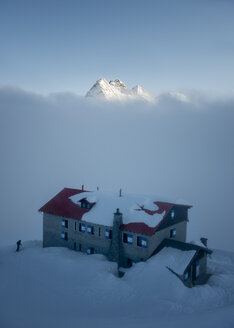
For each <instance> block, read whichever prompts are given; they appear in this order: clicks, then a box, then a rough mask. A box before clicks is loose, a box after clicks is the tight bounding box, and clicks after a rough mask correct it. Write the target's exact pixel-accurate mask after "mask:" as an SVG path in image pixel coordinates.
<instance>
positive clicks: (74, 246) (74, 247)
mask: <svg viewBox="0 0 234 328" xmlns="http://www.w3.org/2000/svg"><path fill="white" fill-rule="evenodd" d="M73 249H74V250H76V242H75V241H74V245H73Z"/></svg>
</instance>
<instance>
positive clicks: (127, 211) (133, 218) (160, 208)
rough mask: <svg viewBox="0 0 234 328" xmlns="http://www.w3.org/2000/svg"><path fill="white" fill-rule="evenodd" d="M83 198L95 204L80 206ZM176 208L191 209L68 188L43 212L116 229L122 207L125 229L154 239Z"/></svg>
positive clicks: (152, 199)
mask: <svg viewBox="0 0 234 328" xmlns="http://www.w3.org/2000/svg"><path fill="white" fill-rule="evenodd" d="M82 199H86V200H87V201H88V202H90V203H92V204H94V205H93V206H91V208H83V207H81V203H80V201H81V200H82ZM155 199H158V200H160V201H156V200H155ZM175 205H178V206H185V207H187V208H189V207H191V206H189V205H179V204H176V203H171V202H170V203H169V202H165V201H161V198H160V197H159V198H156V197H155V196H152V195H151V196H147V195H138V194H123V195H122V197H119V194H118V193H110V192H108V193H107V192H103V191H90V192H89V191H85V190H80V189H71V188H64V189H63V190H62V191H60V192H59V193H58V194H57V195H56V196H55V197H53V198H52V199H51V200H49V201H48V202H47V203H46V204H45V205H44V206H42V207H41V208H40V209H39V211H41V212H44V213H49V214H53V215H59V216H62V217H67V218H73V219H77V220H84V221H87V222H90V223H96V224H102V225H106V226H112V225H113V214H114V212H115V211H116V209H117V208H119V209H120V212H122V214H123V224H122V225H121V226H120V229H121V230H125V231H130V232H135V233H139V234H142V235H148V236H152V235H153V234H154V233H155V232H156V230H157V229H158V227H159V226H160V223H161V222H162V220H164V219H165V218H166V216H167V215H168V213H169V212H170V211H171V209H172V208H173V207H174V206H175Z"/></svg>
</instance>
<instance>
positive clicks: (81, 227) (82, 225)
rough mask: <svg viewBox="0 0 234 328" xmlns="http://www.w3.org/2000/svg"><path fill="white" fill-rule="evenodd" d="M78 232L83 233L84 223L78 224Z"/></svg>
mask: <svg viewBox="0 0 234 328" xmlns="http://www.w3.org/2000/svg"><path fill="white" fill-rule="evenodd" d="M79 231H80V232H85V224H84V223H80V224H79Z"/></svg>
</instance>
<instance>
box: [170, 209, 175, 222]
mask: <svg viewBox="0 0 234 328" xmlns="http://www.w3.org/2000/svg"><path fill="white" fill-rule="evenodd" d="M174 219H175V210H171V220H174Z"/></svg>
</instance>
